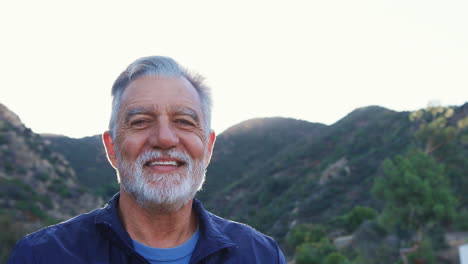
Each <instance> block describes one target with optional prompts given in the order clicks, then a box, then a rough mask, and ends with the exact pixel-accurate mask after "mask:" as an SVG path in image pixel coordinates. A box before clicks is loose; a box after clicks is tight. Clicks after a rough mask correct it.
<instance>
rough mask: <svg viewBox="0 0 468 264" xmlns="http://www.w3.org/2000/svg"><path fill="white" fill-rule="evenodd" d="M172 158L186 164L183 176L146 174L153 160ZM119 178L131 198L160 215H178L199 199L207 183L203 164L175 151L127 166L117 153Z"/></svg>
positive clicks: (156, 152) (148, 154) (150, 155)
mask: <svg viewBox="0 0 468 264" xmlns="http://www.w3.org/2000/svg"><path fill="white" fill-rule="evenodd" d="M162 156H164V157H172V158H176V159H179V160H182V161H184V162H185V165H184V166H185V171H184V172H180V173H167V174H155V173H150V172H148V171H147V170H144V167H145V164H146V163H147V162H148V161H150V160H151V159H155V158H159V157H162ZM117 164H118V171H119V178H120V180H121V183H120V184H121V185H122V188H123V190H124V191H125V192H127V193H129V194H131V195H132V196H133V197H134V198H135V200H136V202H137V204H139V205H140V206H142V207H144V208H146V209H149V210H152V211H157V212H174V211H177V210H179V209H180V208H181V207H182V206H184V205H185V204H187V202H189V201H190V200H192V199H193V198H194V197H195V194H196V193H197V191H198V190H200V189H201V186H202V184H203V182H204V181H205V172H206V171H205V166H204V163H203V160H201V161H194V160H192V158H191V157H190V156H189V155H188V154H186V153H184V152H178V151H175V150H173V149H172V150H169V151H159V150H153V151H147V152H144V153H142V154H141V155H140V156H139V157H138V158H137V160H136V161H135V162H133V163H132V162H127V161H126V160H123V159H122V158H121V155H120V153H117Z"/></svg>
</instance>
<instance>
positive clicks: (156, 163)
mask: <svg viewBox="0 0 468 264" xmlns="http://www.w3.org/2000/svg"><path fill="white" fill-rule="evenodd" d="M148 165H149V166H177V165H178V164H177V161H153V162H150V163H149V164H148Z"/></svg>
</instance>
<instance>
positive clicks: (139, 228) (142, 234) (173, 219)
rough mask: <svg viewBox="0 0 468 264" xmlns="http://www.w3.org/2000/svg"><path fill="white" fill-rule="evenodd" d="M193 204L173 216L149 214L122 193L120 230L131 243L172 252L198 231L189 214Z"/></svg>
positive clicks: (172, 213) (192, 215)
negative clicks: (126, 235)
mask: <svg viewBox="0 0 468 264" xmlns="http://www.w3.org/2000/svg"><path fill="white" fill-rule="evenodd" d="M192 203H193V200H191V201H189V202H188V203H187V204H186V205H184V206H183V207H182V208H180V209H179V210H177V211H175V212H166V213H161V212H152V211H150V210H148V209H145V208H143V207H141V206H140V205H138V204H137V203H136V201H135V199H134V198H133V197H132V196H131V195H129V194H128V193H126V192H125V191H123V190H121V192H120V199H119V214H120V218H121V219H122V223H123V226H124V228H125V230H127V232H128V234H129V235H130V237H131V238H132V239H133V240H136V241H138V242H140V243H142V244H145V245H147V246H150V247H157V248H171V247H176V246H179V245H181V244H183V243H184V242H186V241H187V240H189V239H190V237H191V236H192V235H193V233H195V231H196V229H197V219H196V216H195V214H194V213H193V212H192Z"/></svg>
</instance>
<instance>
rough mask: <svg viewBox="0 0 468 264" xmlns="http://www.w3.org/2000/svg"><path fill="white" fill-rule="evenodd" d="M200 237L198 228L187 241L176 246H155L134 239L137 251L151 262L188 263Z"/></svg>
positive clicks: (165, 263)
mask: <svg viewBox="0 0 468 264" xmlns="http://www.w3.org/2000/svg"><path fill="white" fill-rule="evenodd" d="M198 237H199V231H198V228H197V231H195V233H194V234H193V235H192V237H191V238H190V239H189V240H188V241H187V242H185V243H184V244H182V245H180V246H178V247H174V248H154V247H149V246H146V245H143V244H141V243H139V242H137V241H135V240H133V239H132V240H133V247H134V249H135V251H136V252H138V254H140V255H142V256H143V257H144V258H145V259H146V260H148V261H149V262H150V263H151V264H159V263H164V264H188V263H189V262H190V258H191V257H192V253H193V250H194V249H195V246H196V245H197V242H198Z"/></svg>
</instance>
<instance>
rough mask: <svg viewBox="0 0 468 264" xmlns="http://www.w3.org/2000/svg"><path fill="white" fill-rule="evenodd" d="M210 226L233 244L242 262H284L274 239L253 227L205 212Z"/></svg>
mask: <svg viewBox="0 0 468 264" xmlns="http://www.w3.org/2000/svg"><path fill="white" fill-rule="evenodd" d="M207 215H208V216H209V218H210V222H211V225H212V228H214V229H215V230H217V232H218V234H220V235H222V236H224V237H225V238H226V241H229V242H230V243H232V245H233V246H234V248H235V249H234V251H233V252H237V254H236V255H237V257H238V258H239V259H238V260H239V261H241V262H243V263H266V262H268V263H285V259H284V255H283V253H282V252H281V250H280V249H279V246H278V244H277V243H276V242H275V240H274V239H273V238H271V237H269V236H267V235H265V234H263V233H261V232H260V231H258V230H256V229H255V228H253V227H251V226H249V225H246V224H243V223H239V222H236V221H232V220H228V219H224V218H222V217H219V216H217V215H214V214H212V213H209V212H207Z"/></svg>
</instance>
